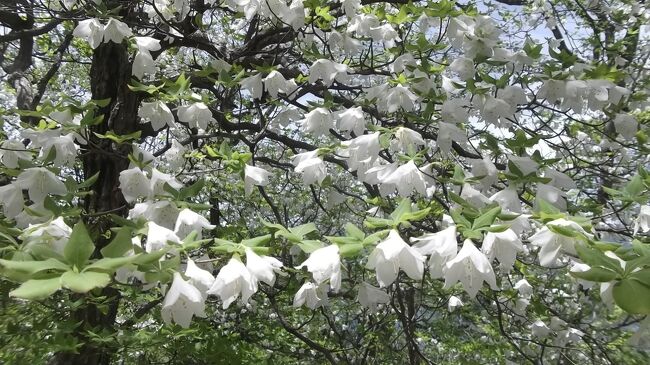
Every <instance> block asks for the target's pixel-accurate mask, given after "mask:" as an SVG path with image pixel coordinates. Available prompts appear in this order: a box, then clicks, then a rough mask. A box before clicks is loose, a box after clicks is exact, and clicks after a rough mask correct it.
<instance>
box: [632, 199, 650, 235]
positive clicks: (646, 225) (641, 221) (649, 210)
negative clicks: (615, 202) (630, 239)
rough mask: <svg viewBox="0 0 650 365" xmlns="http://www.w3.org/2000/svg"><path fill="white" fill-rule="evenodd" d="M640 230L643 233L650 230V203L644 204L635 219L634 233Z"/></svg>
mask: <svg viewBox="0 0 650 365" xmlns="http://www.w3.org/2000/svg"><path fill="white" fill-rule="evenodd" d="M639 230H641V232H643V233H645V232H648V231H650V205H642V206H641V209H640V210H639V215H638V216H637V217H636V219H635V220H634V234H637V232H638V231H639Z"/></svg>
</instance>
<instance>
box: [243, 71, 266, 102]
mask: <svg viewBox="0 0 650 365" xmlns="http://www.w3.org/2000/svg"><path fill="white" fill-rule="evenodd" d="M239 84H240V85H241V87H243V88H244V89H246V90H248V92H250V93H251V97H252V98H253V99H261V98H262V93H263V92H264V83H263V82H262V74H259V73H258V74H255V75H252V76H248V77H246V78H244V79H242V80H241V81H239Z"/></svg>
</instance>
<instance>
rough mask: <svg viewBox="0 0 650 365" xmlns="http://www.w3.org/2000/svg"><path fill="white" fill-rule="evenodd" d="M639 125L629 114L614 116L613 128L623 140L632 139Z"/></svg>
mask: <svg viewBox="0 0 650 365" xmlns="http://www.w3.org/2000/svg"><path fill="white" fill-rule="evenodd" d="M638 127H639V123H638V122H637V121H636V118H634V116H632V115H630V114H622V113H621V114H616V117H615V118H614V128H615V129H616V132H617V133H618V134H620V135H621V136H623V138H625V139H633V138H634V135H635V134H636V131H637V129H638Z"/></svg>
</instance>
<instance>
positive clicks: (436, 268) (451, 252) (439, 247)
mask: <svg viewBox="0 0 650 365" xmlns="http://www.w3.org/2000/svg"><path fill="white" fill-rule="evenodd" d="M411 242H416V244H414V245H413V248H414V249H415V250H417V251H418V252H419V253H421V254H422V255H430V256H429V273H430V274H431V277H432V278H434V279H438V278H441V277H442V276H443V274H444V269H445V265H446V264H447V262H448V261H449V260H451V259H453V258H454V257H455V256H456V253H457V252H458V241H457V240H456V226H455V225H452V226H449V227H447V228H445V229H443V230H442V231H440V232H436V233H430V234H425V235H424V236H421V237H417V238H411Z"/></svg>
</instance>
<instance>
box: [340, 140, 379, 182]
mask: <svg viewBox="0 0 650 365" xmlns="http://www.w3.org/2000/svg"><path fill="white" fill-rule="evenodd" d="M380 136H381V134H380V133H379V132H374V133H370V134H362V135H359V136H358V137H356V138H353V139H351V140H348V141H345V142H343V143H342V145H343V146H344V147H347V151H346V152H347V160H348V168H349V169H350V171H356V170H359V169H360V168H363V167H366V166H371V164H372V163H373V162H374V161H375V160H376V159H377V157H378V156H379V151H380V149H381V141H380V140H379V138H380ZM363 172H365V171H363ZM360 179H361V177H360Z"/></svg>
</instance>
